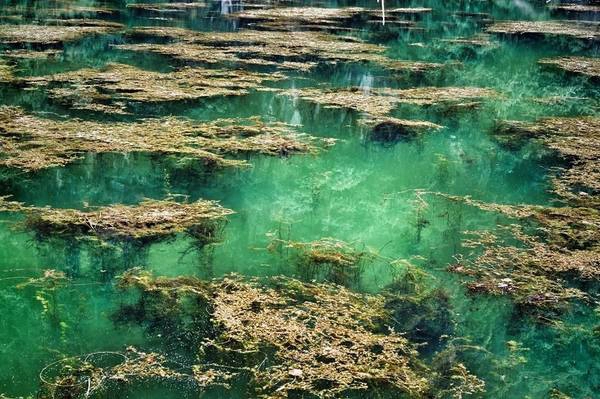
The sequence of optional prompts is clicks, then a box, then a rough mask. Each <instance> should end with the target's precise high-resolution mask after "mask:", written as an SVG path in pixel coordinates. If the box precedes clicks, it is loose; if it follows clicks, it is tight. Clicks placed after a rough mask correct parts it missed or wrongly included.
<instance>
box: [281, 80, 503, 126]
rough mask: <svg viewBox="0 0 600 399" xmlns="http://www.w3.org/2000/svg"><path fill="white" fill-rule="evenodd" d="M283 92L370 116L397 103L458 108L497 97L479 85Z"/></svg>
mask: <svg viewBox="0 0 600 399" xmlns="http://www.w3.org/2000/svg"><path fill="white" fill-rule="evenodd" d="M284 94H285V95H288V96H293V97H299V98H301V99H303V100H307V101H311V102H315V103H318V104H322V105H325V106H327V107H331V108H347V109H352V110H355V111H357V112H360V113H364V114H367V115H368V116H369V117H371V119H373V118H382V117H387V115H389V114H390V112H392V111H393V110H394V109H395V108H396V107H397V106H398V105H400V104H413V105H420V106H442V107H457V106H466V105H472V104H479V102H480V101H482V100H483V99H486V98H489V97H495V96H497V93H496V92H495V91H494V90H491V89H484V88H478V87H419V88H413V89H389V88H382V89H371V90H369V91H367V90H362V89H359V88H350V89H329V90H327V89H316V88H307V89H300V90H290V91H287V92H284Z"/></svg>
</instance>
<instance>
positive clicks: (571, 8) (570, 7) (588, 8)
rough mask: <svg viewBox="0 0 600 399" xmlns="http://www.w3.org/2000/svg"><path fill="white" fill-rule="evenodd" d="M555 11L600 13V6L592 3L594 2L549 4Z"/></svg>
mask: <svg viewBox="0 0 600 399" xmlns="http://www.w3.org/2000/svg"><path fill="white" fill-rule="evenodd" d="M548 8H550V10H551V11H553V12H560V13H566V14H574V13H577V14H599V13H600V6H597V5H592V4H568V3H562V4H557V5H555V4H552V5H550V6H548Z"/></svg>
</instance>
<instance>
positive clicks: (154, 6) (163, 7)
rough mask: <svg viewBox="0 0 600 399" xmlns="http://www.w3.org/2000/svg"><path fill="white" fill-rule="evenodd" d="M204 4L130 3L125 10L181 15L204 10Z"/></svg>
mask: <svg viewBox="0 0 600 399" xmlns="http://www.w3.org/2000/svg"><path fill="white" fill-rule="evenodd" d="M205 7H206V3H204V2H173V3H131V4H127V8H128V9H131V10H136V11H145V12H153V13H158V14H165V13H183V12H186V11H187V10H193V9H198V8H205Z"/></svg>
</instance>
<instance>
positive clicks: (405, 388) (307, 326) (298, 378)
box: [119, 270, 483, 398]
mask: <svg viewBox="0 0 600 399" xmlns="http://www.w3.org/2000/svg"><path fill="white" fill-rule="evenodd" d="M119 284H120V287H121V288H122V289H135V290H137V291H138V292H140V295H141V297H140V302H139V303H137V304H134V305H132V307H131V308H129V309H128V310H127V311H126V312H125V313H126V314H129V315H131V314H138V313H139V312H142V314H143V315H144V317H143V319H144V320H154V321H155V322H158V320H160V319H163V320H165V322H166V323H167V324H168V325H171V326H180V327H181V326H184V325H185V322H184V320H196V321H199V320H202V319H204V320H205V322H206V323H207V325H206V327H205V331H207V332H208V334H209V336H207V337H205V338H204V339H203V340H202V342H198V343H197V345H198V350H199V363H198V364H197V365H195V366H194V370H195V371H196V373H198V374H199V375H211V373H212V372H213V370H216V371H222V370H225V371H228V372H230V373H236V374H244V375H246V376H248V377H249V378H250V385H249V389H251V390H253V391H254V392H255V394H257V395H259V396H260V397H265V398H284V397H289V396H290V395H297V394H299V395H311V396H316V397H323V398H329V397H339V396H340V395H344V394H348V393H350V392H360V391H367V390H372V389H377V388H378V387H386V388H388V389H391V390H392V391H393V392H396V393H397V395H401V396H407V397H430V396H431V397H444V396H443V395H444V394H447V393H449V392H450V390H453V391H456V392H462V393H463V394H464V393H466V392H471V393H476V392H481V391H482V390H483V383H482V382H481V381H480V380H478V379H477V378H476V377H474V376H472V375H471V374H469V373H468V371H467V370H466V368H465V367H464V366H463V365H462V364H460V363H455V364H453V367H452V370H454V371H451V370H446V371H448V373H445V372H442V371H440V370H437V369H433V368H431V367H429V366H428V365H427V364H426V363H425V362H423V361H422V360H421V359H420V358H419V355H418V353H417V351H416V350H415V347H414V346H413V344H411V343H410V342H409V341H408V340H407V339H406V338H404V337H403V336H402V335H399V334H397V333H395V332H394V331H393V330H391V329H389V328H387V327H386V325H387V324H386V320H388V317H389V312H388V310H387V309H386V300H385V298H384V297H383V296H381V295H363V294H357V293H353V292H351V291H348V290H347V289H345V288H343V287H340V286H336V285H331V284H307V283H301V282H299V281H297V280H292V279H287V278H272V279H268V280H263V281H260V280H247V279H241V278H238V277H226V278H224V279H222V280H213V281H210V282H206V281H201V280H196V279H194V278H175V279H168V278H154V277H152V276H150V275H149V274H146V273H143V272H140V271H135V270H134V271H131V272H128V273H126V274H125V275H123V277H122V278H121V281H120V283H119ZM206 311H208V313H209V314H208V319H206V316H202V317H198V315H200V314H202V315H204V314H205V312H206ZM174 318H175V319H176V320H179V322H175V324H173V323H172V321H173V319H174ZM188 326H189V324H188ZM193 326H194V328H198V326H199V325H198V324H197V323H194V324H193ZM458 369H461V370H463V371H464V373H460V374H461V375H462V376H463V377H465V378H458V375H457V372H458ZM227 378H231V375H228V376H227ZM463 382H464V383H463ZM436 395H438V396H436Z"/></svg>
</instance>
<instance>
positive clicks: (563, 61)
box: [539, 57, 600, 78]
mask: <svg viewBox="0 0 600 399" xmlns="http://www.w3.org/2000/svg"><path fill="white" fill-rule="evenodd" d="M539 63H540V65H544V66H550V67H554V68H556V69H561V70H563V71H566V72H569V73H574V74H579V75H585V76H589V77H592V78H600V59H599V58H590V57H558V58H544V59H541V60H540V61H539Z"/></svg>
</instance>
